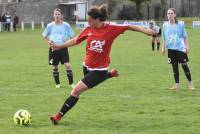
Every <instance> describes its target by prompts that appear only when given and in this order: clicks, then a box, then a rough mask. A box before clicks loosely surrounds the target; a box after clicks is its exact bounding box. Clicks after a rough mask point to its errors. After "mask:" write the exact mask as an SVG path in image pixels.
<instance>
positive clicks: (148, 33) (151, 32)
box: [147, 29, 158, 36]
mask: <svg viewBox="0 0 200 134" xmlns="http://www.w3.org/2000/svg"><path fill="white" fill-rule="evenodd" d="M157 33H158V32H157V31H156V30H153V29H148V30H147V35H149V36H153V35H156V34H157Z"/></svg>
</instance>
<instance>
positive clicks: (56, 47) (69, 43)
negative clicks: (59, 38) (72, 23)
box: [51, 37, 78, 50]
mask: <svg viewBox="0 0 200 134" xmlns="http://www.w3.org/2000/svg"><path fill="white" fill-rule="evenodd" d="M77 38H78V37H74V38H72V39H70V40H68V41H66V42H65V43H63V44H62V45H53V44H52V45H51V48H52V49H53V50H60V49H63V48H67V47H72V46H75V45H77V44H78V43H77Z"/></svg>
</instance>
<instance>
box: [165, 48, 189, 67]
mask: <svg viewBox="0 0 200 134" xmlns="http://www.w3.org/2000/svg"><path fill="white" fill-rule="evenodd" d="M188 61H189V59H188V56H187V54H186V53H184V52H181V51H177V50H171V49H168V63H169V64H174V63H186V62H188Z"/></svg>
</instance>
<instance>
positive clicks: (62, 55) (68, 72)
mask: <svg viewBox="0 0 200 134" xmlns="http://www.w3.org/2000/svg"><path fill="white" fill-rule="evenodd" d="M60 60H61V64H64V66H65V70H66V75H67V78H68V83H69V85H70V86H71V87H72V88H73V87H74V85H73V72H72V69H71V64H70V62H69V53H68V49H67V48H65V49H63V50H61V52H60Z"/></svg>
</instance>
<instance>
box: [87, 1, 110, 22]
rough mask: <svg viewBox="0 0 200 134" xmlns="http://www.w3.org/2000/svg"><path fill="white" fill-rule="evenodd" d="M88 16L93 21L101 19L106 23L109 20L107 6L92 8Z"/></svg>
mask: <svg viewBox="0 0 200 134" xmlns="http://www.w3.org/2000/svg"><path fill="white" fill-rule="evenodd" d="M88 15H89V16H90V17H92V18H93V19H97V18H99V19H100V21H106V20H107V18H108V10H107V5H106V4H103V5H101V6H99V7H98V6H92V7H91V8H90V10H89V11H88Z"/></svg>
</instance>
